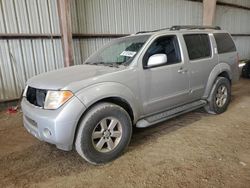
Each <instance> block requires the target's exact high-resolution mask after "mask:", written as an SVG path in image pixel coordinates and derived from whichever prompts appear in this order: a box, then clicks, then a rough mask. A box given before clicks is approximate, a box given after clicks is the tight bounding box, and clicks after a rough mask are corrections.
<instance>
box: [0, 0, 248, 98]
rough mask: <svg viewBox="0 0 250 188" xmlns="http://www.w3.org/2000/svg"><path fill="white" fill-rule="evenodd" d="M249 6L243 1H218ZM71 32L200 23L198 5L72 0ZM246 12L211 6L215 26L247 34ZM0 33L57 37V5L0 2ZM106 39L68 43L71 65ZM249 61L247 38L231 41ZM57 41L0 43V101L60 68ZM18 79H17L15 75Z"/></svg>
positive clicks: (48, 0) (174, 0) (175, 0)
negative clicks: (70, 44)
mask: <svg viewBox="0 0 250 188" xmlns="http://www.w3.org/2000/svg"><path fill="white" fill-rule="evenodd" d="M220 2H226V3H233V4H238V5H241V6H247V7H250V1H249V0H220ZM71 10H72V11H71V13H72V30H73V33H81V34H91V33H95V34H103V33H105V34H129V33H135V32H137V31H141V30H153V29H158V28H164V27H170V26H172V25H178V24H194V25H196V24H199V25H200V24H202V3H200V2H193V1H188V0H72V3H71ZM249 19H250V11H248V10H243V9H239V8H232V7H228V6H217V11H216V19H215V20H216V21H215V23H216V25H221V26H222V28H224V29H226V30H228V31H229V32H231V33H237V34H241V33H242V34H245V33H247V34H249V33H250V25H249V24H248V22H249V21H248V20H249ZM0 33H30V34H41V33H44V34H48V33H50V34H51V33H53V34H60V27H59V18H58V11H57V0H0ZM110 40H112V39H111V38H89V39H86V38H85V39H73V48H74V61H75V64H80V63H82V62H83V61H84V60H85V59H86V58H87V57H88V56H89V55H90V54H92V53H93V52H94V51H96V50H97V49H98V48H100V47H101V46H102V45H103V44H105V43H107V42H108V41H110ZM234 40H235V42H236V45H237V49H238V50H239V52H240V57H241V58H250V45H249V44H250V37H234ZM63 62H64V61H63V51H62V44H61V40H60V39H32V40H31V39H22V40H17V39H11V40H5V39H0V100H6V99H12V98H16V97H18V96H19V95H20V91H21V88H23V86H24V83H25V81H26V80H27V79H28V78H30V77H32V76H34V75H36V74H39V73H42V72H46V71H50V70H53V69H57V68H61V67H63ZM18 75H19V76H18Z"/></svg>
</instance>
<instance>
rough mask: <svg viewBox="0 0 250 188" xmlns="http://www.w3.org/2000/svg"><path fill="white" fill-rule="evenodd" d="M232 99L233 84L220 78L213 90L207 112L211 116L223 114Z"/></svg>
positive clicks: (206, 108) (206, 107)
mask: <svg viewBox="0 0 250 188" xmlns="http://www.w3.org/2000/svg"><path fill="white" fill-rule="evenodd" d="M230 99H231V84H230V81H229V80H228V79H227V78H224V77H218V78H217V79H216V81H215V83H214V86H213V88H212V90H211V93H210V96H209V99H208V104H207V105H206V106H205V110H206V111H207V112H208V113H211V114H221V113H223V112H225V111H226V110H227V107H228V105H229V103H230Z"/></svg>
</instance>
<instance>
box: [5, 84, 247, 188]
mask: <svg viewBox="0 0 250 188" xmlns="http://www.w3.org/2000/svg"><path fill="white" fill-rule="evenodd" d="M0 187H88V188H92V187H102V188H105V187H107V188H108V187H136V188H137V187H148V188H151V187H233V188H235V187H250V80H241V81H240V82H239V83H238V84H237V85H235V86H234V87H233V97H232V102H231V104H230V106H229V109H228V111H227V112H225V113H224V114H221V115H208V114H206V113H204V112H202V111H201V110H198V111H195V112H191V113H188V114H186V115H182V116H180V117H177V118H175V119H172V120H169V121H167V122H164V123H161V124H158V125H157V126H154V127H150V128H147V129H139V130H138V129H136V130H135V131H134V134H133V138H132V141H131V144H130V146H129V147H128V149H127V150H126V152H125V153H124V154H123V155H122V156H121V157H120V158H118V159H117V160H115V161H113V162H111V163H109V164H106V165H103V166H93V165H89V164H88V163H86V162H85V161H84V160H82V159H81V158H80V157H79V156H78V155H77V153H76V152H75V151H73V152H64V151H60V150H58V149H56V148H55V146H52V145H49V144H46V143H43V142H40V141H38V140H36V139H35V138H33V137H32V136H31V135H29V134H28V133H27V132H26V131H25V129H24V128H23V126H22V114H21V112H19V113H17V114H7V113H6V112H5V111H2V112H1V113H0Z"/></svg>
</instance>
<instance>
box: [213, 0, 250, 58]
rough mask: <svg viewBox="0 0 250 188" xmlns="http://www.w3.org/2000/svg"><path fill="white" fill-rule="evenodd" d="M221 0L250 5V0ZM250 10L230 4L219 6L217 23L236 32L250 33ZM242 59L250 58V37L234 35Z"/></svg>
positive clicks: (216, 16)
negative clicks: (229, 5) (230, 5)
mask: <svg viewBox="0 0 250 188" xmlns="http://www.w3.org/2000/svg"><path fill="white" fill-rule="evenodd" d="M221 2H225V3H234V4H236V3H237V4H238V5H241V6H247V7H250V0H223V1H221ZM249 20H250V11H249V10H243V9H239V8H233V7H228V6H217V8H216V15H215V24H216V25H220V26H221V27H222V28H223V29H225V30H228V31H229V32H230V33H234V34H249V33H250V24H249ZM233 39H234V41H235V44H236V47H237V50H238V51H239V55H240V58H241V59H246V58H250V37H244V36H240V37H239V36H238V37H233Z"/></svg>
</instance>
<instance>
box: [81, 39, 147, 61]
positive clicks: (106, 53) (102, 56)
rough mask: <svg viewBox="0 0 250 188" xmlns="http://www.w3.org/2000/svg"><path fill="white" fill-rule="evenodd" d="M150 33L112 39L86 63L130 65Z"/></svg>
mask: <svg viewBox="0 0 250 188" xmlns="http://www.w3.org/2000/svg"><path fill="white" fill-rule="evenodd" d="M149 37H150V35H139V36H138V35H137V36H129V37H124V38H119V39H115V40H112V41H111V42H110V43H109V44H108V45H106V46H105V47H104V48H102V49H100V50H99V51H97V52H96V53H95V54H93V55H92V56H91V57H90V58H89V59H87V61H86V62H85V63H86V64H94V65H97V64H102V65H128V64H130V63H131V62H132V60H133V59H134V57H135V56H136V54H137V53H138V52H139V50H140V49H141V48H142V46H143V45H144V44H145V42H146V41H147V40H148V38H149Z"/></svg>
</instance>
